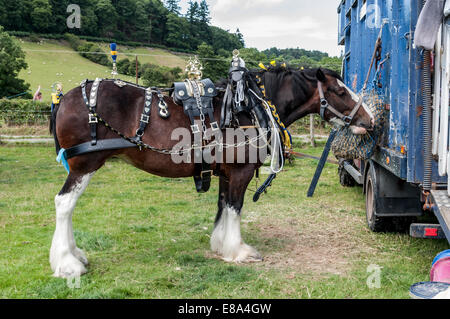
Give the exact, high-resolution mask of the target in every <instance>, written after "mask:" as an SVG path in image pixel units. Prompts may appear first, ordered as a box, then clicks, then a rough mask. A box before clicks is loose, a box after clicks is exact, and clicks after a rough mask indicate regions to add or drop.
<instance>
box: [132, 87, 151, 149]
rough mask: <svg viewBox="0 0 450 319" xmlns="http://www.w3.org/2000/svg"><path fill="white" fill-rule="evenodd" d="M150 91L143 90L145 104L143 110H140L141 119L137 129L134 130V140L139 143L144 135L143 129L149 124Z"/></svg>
mask: <svg viewBox="0 0 450 319" xmlns="http://www.w3.org/2000/svg"><path fill="white" fill-rule="evenodd" d="M152 102H153V96H152V89H150V88H148V89H146V90H145V102H144V109H143V110H142V114H141V119H140V121H139V128H138V129H137V130H136V140H137V141H141V140H142V136H143V135H144V132H145V129H146V127H147V125H148V123H149V122H150V115H151V112H152Z"/></svg>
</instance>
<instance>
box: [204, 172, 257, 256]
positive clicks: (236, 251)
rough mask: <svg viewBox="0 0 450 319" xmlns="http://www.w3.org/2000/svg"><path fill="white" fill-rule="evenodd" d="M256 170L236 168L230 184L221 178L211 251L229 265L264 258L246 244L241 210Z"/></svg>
mask: <svg viewBox="0 0 450 319" xmlns="http://www.w3.org/2000/svg"><path fill="white" fill-rule="evenodd" d="M253 174H254V168H253V166H245V167H242V168H234V169H232V170H231V171H230V173H229V176H230V177H229V180H227V179H226V178H224V177H221V178H220V185H219V203H218V206H219V210H218V212H217V216H216V221H215V223H214V231H213V233H212V235H211V249H212V250H213V251H214V252H216V253H218V254H219V255H221V256H222V258H223V260H225V261H227V262H237V263H242V262H244V263H245V262H257V261H261V260H262V258H261V255H260V254H259V253H258V252H257V251H256V249H254V248H253V247H251V246H249V245H247V244H245V243H244V242H243V240H242V237H241V209H242V205H243V203H244V195H245V191H246V189H247V186H248V184H249V183H250V181H251V179H252V178H253Z"/></svg>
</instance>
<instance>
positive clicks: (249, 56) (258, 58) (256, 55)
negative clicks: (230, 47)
mask: <svg viewBox="0 0 450 319" xmlns="http://www.w3.org/2000/svg"><path fill="white" fill-rule="evenodd" d="M239 53H240V54H239V56H240V57H241V58H242V59H244V61H245V65H246V67H247V68H256V67H258V65H259V63H266V62H268V59H267V56H266V55H265V54H264V53H262V52H259V51H258V49H255V48H242V49H240V50H239Z"/></svg>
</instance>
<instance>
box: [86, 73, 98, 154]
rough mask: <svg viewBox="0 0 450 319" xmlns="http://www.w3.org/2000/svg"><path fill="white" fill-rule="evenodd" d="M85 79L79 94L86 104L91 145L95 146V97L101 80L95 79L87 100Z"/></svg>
mask: <svg viewBox="0 0 450 319" xmlns="http://www.w3.org/2000/svg"><path fill="white" fill-rule="evenodd" d="M87 81H88V80H87V79H86V80H84V81H83V82H81V93H82V95H83V100H84V103H85V104H86V107H87V108H88V110H89V125H90V127H91V144H92V145H96V144H97V123H98V118H97V111H96V106H97V95H98V89H99V86H100V82H101V81H102V79H100V78H97V79H95V81H94V83H93V84H92V87H91V92H90V95H89V98H88V96H87V94H86V85H87Z"/></svg>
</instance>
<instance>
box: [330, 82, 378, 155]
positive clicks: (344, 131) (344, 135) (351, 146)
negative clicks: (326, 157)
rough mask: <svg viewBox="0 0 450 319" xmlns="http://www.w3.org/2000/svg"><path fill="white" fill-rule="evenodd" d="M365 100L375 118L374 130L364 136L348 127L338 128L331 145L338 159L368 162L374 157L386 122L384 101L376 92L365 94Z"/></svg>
mask: <svg viewBox="0 0 450 319" xmlns="http://www.w3.org/2000/svg"><path fill="white" fill-rule="evenodd" d="M363 99H364V102H365V103H366V105H367V106H368V107H369V109H370V110H371V111H372V114H373V116H374V120H375V123H374V124H375V125H374V129H373V131H372V132H368V133H366V134H364V135H355V134H353V133H352V131H351V129H350V128H348V127H338V128H337V133H336V137H335V139H334V141H333V143H332V145H331V150H332V151H333V153H334V156H336V158H338V159H344V160H353V159H363V160H367V159H369V158H370V157H372V155H373V152H374V150H375V147H376V146H377V144H378V142H379V140H380V138H381V135H382V133H383V127H384V124H385V122H386V111H385V110H386V109H385V105H384V101H383V99H382V98H381V97H380V95H378V94H377V92H376V91H375V90H371V91H370V92H366V93H364V94H363Z"/></svg>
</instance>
